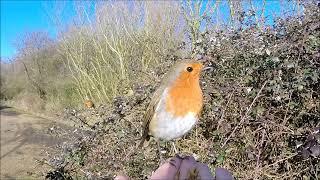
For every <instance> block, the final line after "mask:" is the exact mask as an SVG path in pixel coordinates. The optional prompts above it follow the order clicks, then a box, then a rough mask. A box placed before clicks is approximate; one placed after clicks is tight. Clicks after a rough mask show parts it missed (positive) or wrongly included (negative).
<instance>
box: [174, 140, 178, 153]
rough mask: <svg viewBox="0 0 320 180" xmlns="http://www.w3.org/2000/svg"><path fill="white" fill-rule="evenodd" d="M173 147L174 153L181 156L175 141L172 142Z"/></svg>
mask: <svg viewBox="0 0 320 180" xmlns="http://www.w3.org/2000/svg"><path fill="white" fill-rule="evenodd" d="M172 147H173V151H174V153H175V154H179V151H178V150H177V148H176V146H175V144H174V141H172Z"/></svg>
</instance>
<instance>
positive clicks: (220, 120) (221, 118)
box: [217, 89, 235, 130]
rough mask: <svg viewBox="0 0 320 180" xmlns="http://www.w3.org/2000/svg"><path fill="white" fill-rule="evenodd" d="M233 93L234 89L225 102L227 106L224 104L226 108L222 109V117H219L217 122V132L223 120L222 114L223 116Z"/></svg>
mask: <svg viewBox="0 0 320 180" xmlns="http://www.w3.org/2000/svg"><path fill="white" fill-rule="evenodd" d="M234 91H235V89H233V91H232V93H231V95H230V96H229V99H228V102H227V104H226V107H225V108H224V110H223V112H222V115H221V117H220V119H219V121H218V126H217V130H218V129H219V128H220V125H221V122H222V121H223V118H224V114H225V112H226V110H227V108H228V106H229V103H230V101H231V98H232V96H233V94H234Z"/></svg>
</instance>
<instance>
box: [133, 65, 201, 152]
mask: <svg viewBox="0 0 320 180" xmlns="http://www.w3.org/2000/svg"><path fill="white" fill-rule="evenodd" d="M203 69H204V68H203V65H202V63H201V62H200V61H196V60H182V61H179V62H178V63H177V64H175V65H174V66H173V68H172V69H171V71H170V72H169V73H168V75H167V76H166V77H165V78H164V79H163V81H162V83H161V85H160V87H159V88H158V89H157V91H156V92H155V93H154V95H153V96H152V98H151V102H150V104H149V106H148V108H147V111H146V114H145V123H144V126H143V135H142V140H141V142H140V144H139V146H138V147H140V148H141V147H142V146H143V143H144V141H145V140H149V138H150V136H153V137H154V138H156V139H158V140H159V139H162V140H166V141H169V140H172V139H176V138H179V137H181V136H183V135H184V134H186V133H187V132H188V131H190V130H191V129H192V128H193V126H194V125H195V124H196V123H197V121H198V119H199V115H200V112H201V110H202V105H203V97H202V96H203V95H202V90H201V88H200V84H199V79H200V72H201V71H202V70H203ZM206 69H207V68H206ZM173 147H174V146H173ZM158 148H159V151H160V146H159V141H158ZM174 149H175V147H174ZM175 151H176V149H175Z"/></svg>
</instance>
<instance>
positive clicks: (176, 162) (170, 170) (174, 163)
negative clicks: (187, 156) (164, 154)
mask: <svg viewBox="0 0 320 180" xmlns="http://www.w3.org/2000/svg"><path fill="white" fill-rule="evenodd" d="M181 161H182V159H181V158H178V157H173V158H170V159H169V160H168V161H167V162H166V163H164V164H163V165H161V166H160V167H159V168H158V169H157V170H156V171H155V172H154V173H153V174H152V176H151V178H150V179H174V177H175V175H176V173H177V170H178V169H179V167H180V165H181Z"/></svg>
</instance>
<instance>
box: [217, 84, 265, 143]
mask: <svg viewBox="0 0 320 180" xmlns="http://www.w3.org/2000/svg"><path fill="white" fill-rule="evenodd" d="M267 82H268V81H265V82H264V83H263V85H262V87H261V88H260V90H259V92H258V94H257V95H256V97H255V98H254V99H253V101H252V103H251V104H250V106H249V108H248V110H247V111H246V114H245V115H244V116H243V117H242V118H241V120H240V122H239V123H238V124H237V126H236V127H235V128H234V129H233V131H232V132H231V134H230V135H229V136H228V138H227V139H226V141H225V142H224V143H223V145H222V147H221V148H224V146H225V145H226V144H227V142H228V141H229V140H230V138H231V137H232V136H233V134H234V133H235V132H236V130H237V129H238V128H239V126H240V125H241V124H242V123H243V122H244V120H245V119H246V118H247V116H248V115H249V113H250V111H251V109H252V106H253V104H254V103H255V102H256V100H257V99H258V97H259V96H260V94H261V92H262V90H263V89H264V87H265V86H266V84H267Z"/></svg>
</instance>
